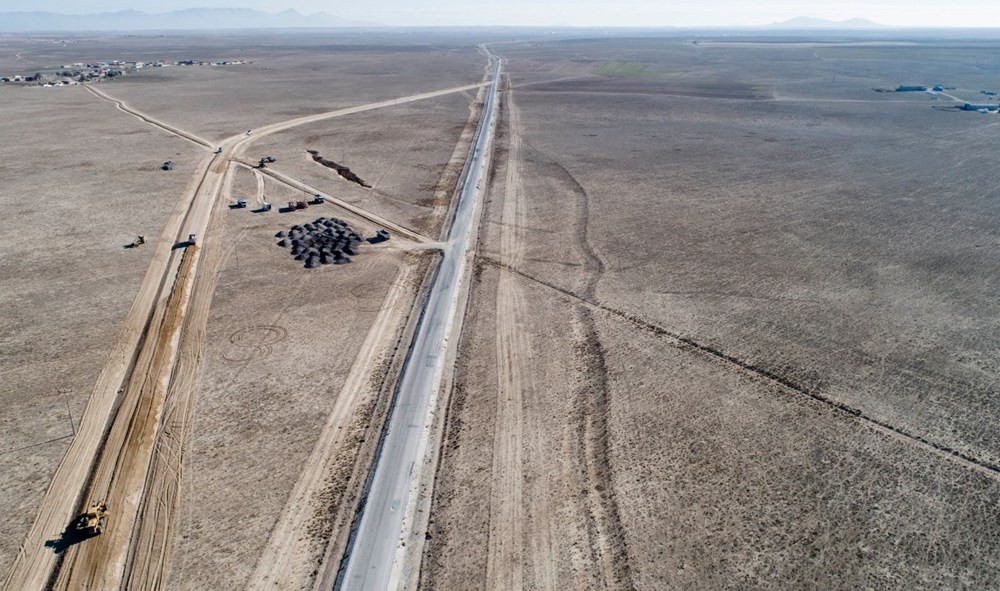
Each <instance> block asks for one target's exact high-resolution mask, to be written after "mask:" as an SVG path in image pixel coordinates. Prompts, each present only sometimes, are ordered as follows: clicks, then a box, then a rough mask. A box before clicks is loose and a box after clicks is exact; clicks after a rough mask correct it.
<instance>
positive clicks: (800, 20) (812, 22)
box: [766, 16, 890, 30]
mask: <svg viewBox="0 0 1000 591" xmlns="http://www.w3.org/2000/svg"><path fill="white" fill-rule="evenodd" d="M766 28H768V29H800V30H816V29H837V30H845V29H887V28H890V27H888V26H886V25H881V24H879V23H876V22H873V21H870V20H868V19H863V18H852V19H848V20H844V21H830V20H826V19H822V18H812V17H809V16H799V17H796V18H793V19H789V20H787V21H782V22H780V23H771V24H770V25H766Z"/></svg>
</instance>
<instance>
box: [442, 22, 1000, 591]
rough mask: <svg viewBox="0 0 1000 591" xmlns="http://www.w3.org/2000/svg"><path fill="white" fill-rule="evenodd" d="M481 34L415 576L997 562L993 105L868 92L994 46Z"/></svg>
mask: <svg viewBox="0 0 1000 591" xmlns="http://www.w3.org/2000/svg"><path fill="white" fill-rule="evenodd" d="M496 49H497V50H498V51H500V52H501V53H503V54H505V55H507V56H508V57H509V58H510V63H509V66H508V72H509V74H510V79H511V84H512V86H513V91H512V92H510V93H508V96H507V99H508V100H507V103H506V105H505V106H506V107H507V110H506V114H507V117H508V119H507V124H508V127H507V128H508V133H507V138H506V142H507V145H508V150H509V152H508V154H507V158H506V164H505V165H501V166H500V167H498V169H497V171H496V174H495V175H494V181H493V186H492V191H491V199H490V202H489V205H488V210H487V216H486V221H485V222H484V223H485V224H486V226H485V228H484V232H483V243H482V245H481V248H480V251H479V262H480V268H481V273H480V275H479V281H478V283H477V284H476V286H475V289H474V291H473V295H472V298H473V300H472V304H471V307H470V316H469V321H468V324H467V325H466V332H465V334H464V335H463V344H462V352H461V354H460V363H459V374H458V377H457V385H456V390H455V393H454V396H453V398H452V401H451V405H450V407H449V416H448V425H447V431H446V437H445V441H444V443H443V447H442V451H443V457H442V463H441V466H440V468H439V470H438V485H437V488H436V492H435V498H436V501H435V506H434V513H433V515H432V525H431V528H430V531H429V535H430V538H431V541H430V542H429V544H428V550H427V553H426V555H425V562H424V569H423V581H424V585H425V586H426V587H428V588H439V589H449V588H454V587H456V586H462V587H463V588H490V589H506V588H512V587H524V588H534V589H542V588H545V589H556V588H565V587H566V586H575V587H586V588H598V587H604V588H614V589H630V588H636V589H659V588H665V587H666V588H789V589H794V588H803V587H808V588H830V589H842V588H861V587H866V588H893V589H911V588H960V587H970V588H988V587H994V586H996V585H998V584H1000V579H998V578H997V573H998V572H1000V545H998V544H997V541H996V540H997V539H1000V530H998V528H997V526H996V524H997V523H1000V520H998V518H1000V506H998V504H997V499H998V498H1000V443H998V440H997V438H996V435H995V429H994V428H993V423H994V421H993V420H992V417H993V416H994V415H995V414H996V412H997V406H996V405H997V392H996V384H997V382H998V380H997V378H998V372H1000V349H998V347H997V343H998V342H1000V325H998V323H997V321H996V319H997V318H998V312H1000V309H998V302H997V299H996V298H995V297H994V296H993V294H994V293H995V292H996V290H997V287H998V281H1000V266H998V263H997V260H996V257H995V256H993V251H994V250H995V248H996V246H997V245H998V244H1000V235H998V233H997V227H996V223H995V221H996V219H997V215H998V213H1000V211H998V209H1000V207H998V203H1000V201H998V199H997V197H998V195H997V189H996V186H997V173H996V172H995V170H996V167H995V166H994V165H993V164H992V163H991V158H992V157H991V155H990V154H991V152H990V147H989V146H990V145H991V143H992V137H993V134H994V133H995V131H996V130H997V129H998V125H997V124H996V118H995V117H991V116H986V115H980V114H978V113H958V112H951V111H946V110H942V109H938V108H935V107H942V106H948V105H953V104H955V103H954V102H953V101H952V100H951V99H948V98H946V97H942V96H931V95H927V94H923V93H915V94H910V93H876V92H874V91H873V90H872V89H873V88H874V87H895V86H896V85H898V84H902V83H925V84H930V85H933V84H944V85H953V86H956V87H957V89H956V90H955V91H952V92H954V93H962V94H958V96H960V97H970V98H971V97H973V96H974V95H975V94H978V92H979V90H980V89H989V88H990V86H989V84H991V83H992V82H990V80H991V78H992V76H993V75H994V74H995V73H996V71H997V70H998V69H1000V62H996V61H995V60H985V59H984V58H983V55H982V54H975V55H974V56H971V57H967V58H962V57H961V55H962V53H961V52H962V51H963V49H962V48H944V47H926V48H923V49H922V50H921V48H917V49H914V50H908V51H907V52H905V53H904V52H900V51H898V50H897V49H896V48H875V47H864V48H857V47H852V48H838V47H835V46H834V47H828V46H825V47H820V48H816V47H810V46H808V45H792V46H788V47H782V46H781V44H773V43H772V44H762V45H760V46H755V45H749V46H747V45H744V46H740V47H727V46H725V45H724V44H718V45H716V46H712V45H711V44H709V43H702V44H700V45H692V44H691V43H689V42H677V41H664V40H630V41H623V40H601V41H592V42H591V41H587V42H582V41H581V42H572V43H571V42H564V43H559V42H555V43H543V44H525V45H523V46H518V45H498V46H496ZM840 52H842V53H840ZM633 64H639V65H633ZM994 79H995V78H994ZM911 80H912V81H913V82H911ZM727 84H728V88H729V89H730V90H729V91H726V90H725V89H726V88H727ZM747 89H753V92H752V93H748V90H747ZM511 97H512V99H513V100H512V101H511V100H510V99H511ZM511 102H513V108H511ZM500 160H501V161H503V160H504V158H500ZM511 169H513V171H512V170H511ZM511 343H513V346H512V345H511ZM567 581H572V583H571V584H568V583H567Z"/></svg>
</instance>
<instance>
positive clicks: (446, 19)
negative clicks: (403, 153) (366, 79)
mask: <svg viewBox="0 0 1000 591" xmlns="http://www.w3.org/2000/svg"><path fill="white" fill-rule="evenodd" d="M197 6H211V7H229V8H255V9H258V10H263V11H267V12H279V11H281V10H285V9H287V8H295V9H297V10H299V11H301V12H317V11H324V12H329V13H333V14H338V13H339V14H342V15H343V16H344V18H348V19H351V20H365V21H373V22H378V23H382V24H388V25H522V24H523V25H544V26H547V25H581V26H592V25H597V26H599V25H609V26H630V25H638V26H698V25H763V24H768V23H772V22H775V21H780V20H786V19H789V18H792V17H796V16H814V17H820V18H827V19H837V20H842V19H847V18H853V17H862V18H867V19H870V20H874V21H877V22H880V23H883V24H889V25H901V26H971V27H1000V0H964V1H962V2H960V3H953V2H949V1H948V0H875V1H873V2H858V1H856V2H830V1H828V0H771V1H768V0H763V1H762V2H761V3H751V2H747V1H746V0H630V1H626V2H608V1H600V0H573V1H569V0H536V1H534V2H530V1H525V0H516V1H496V2H489V1H481V0H480V1H473V0H461V1H460V0H409V1H404V0H366V1H364V2H356V1H355V2H338V1H335V0H284V1H280V0H279V1H278V2H275V1H273V0H155V1H153V0H88V1H87V2H80V1H79V0H0V10H49V11H53V12H67V13H83V12H99V11H105V10H124V9H128V8H135V9H137V10H145V11H147V12H165V11H168V10H175V9H179V8H191V7H197Z"/></svg>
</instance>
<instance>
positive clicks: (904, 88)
mask: <svg viewBox="0 0 1000 591" xmlns="http://www.w3.org/2000/svg"><path fill="white" fill-rule="evenodd" d="M896 92H927V87H926V86H912V85H906V84H901V85H899V86H897V87H896Z"/></svg>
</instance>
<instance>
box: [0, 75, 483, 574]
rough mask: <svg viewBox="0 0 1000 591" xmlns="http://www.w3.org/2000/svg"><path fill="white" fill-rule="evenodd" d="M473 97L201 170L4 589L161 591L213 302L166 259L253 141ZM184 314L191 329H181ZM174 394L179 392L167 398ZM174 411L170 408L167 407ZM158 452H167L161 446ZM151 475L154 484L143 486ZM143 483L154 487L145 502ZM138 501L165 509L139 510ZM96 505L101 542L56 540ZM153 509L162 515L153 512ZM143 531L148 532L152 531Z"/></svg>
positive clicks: (234, 150) (232, 142) (210, 161)
mask: <svg viewBox="0 0 1000 591" xmlns="http://www.w3.org/2000/svg"><path fill="white" fill-rule="evenodd" d="M479 86H480V85H478V84H477V85H469V86H463V87H460V88H454V89H446V90H441V91H436V92H431V93H423V94H420V95H413V96H410V97H402V98H399V99H394V100H389V101H382V102H379V103H373V104H370V105H361V106H357V107H352V108H349V109H340V110H337V111H331V112H327V113H320V114H317V115H312V116H308V117H300V118H297V119H293V120H291V121H287V122H283V123H277V124H273V125H269V126H267V127H265V128H261V129H258V131H257V132H256V133H255V135H253V136H245V135H243V134H241V135H237V136H233V137H231V138H229V139H227V140H224V141H223V142H220V144H219V146H220V147H221V148H222V152H221V153H220V154H217V155H211V156H207V157H206V159H205V160H204V161H203V162H202V164H201V165H200V166H199V168H198V170H197V171H196V174H195V176H194V179H193V180H192V183H191V185H190V186H189V188H188V190H186V191H185V193H184V195H183V196H182V199H181V200H180V202H179V203H178V205H177V207H176V209H175V211H174V213H173V214H172V215H171V218H170V220H169V221H168V224H167V227H166V229H165V230H164V232H163V234H162V236H161V240H160V241H159V243H158V245H157V250H156V253H155V255H154V258H153V262H152V264H151V265H150V268H149V270H148V271H147V274H146V276H145V277H144V279H143V282H142V284H141V286H140V289H139V293H138V295H137V298H136V301H135V303H134V304H133V307H132V309H131V311H130V313H129V316H128V318H127V320H126V324H125V327H124V330H123V333H122V337H121V339H120V340H119V344H118V346H117V347H116V349H115V353H114V354H113V355H112V358H111V359H110V360H109V362H108V365H107V366H106V367H105V369H104V371H103V372H102V373H101V376H100V377H99V379H98V382H97V385H96V386H95V390H94V392H93V394H92V395H91V397H90V399H89V402H88V406H87V408H86V410H85V412H84V415H83V416H82V417H81V420H80V428H79V430H78V432H77V437H76V438H75V439H74V441H73V443H72V444H71V446H70V449H69V451H68V452H67V454H66V457H65V458H64V459H63V461H62V463H61V464H60V466H59V468H58V469H57V471H56V474H55V477H54V478H53V481H52V483H51V484H50V487H49V489H48V491H47V492H46V495H45V498H44V499H43V501H42V503H41V505H40V509H39V512H38V516H37V517H36V521H35V523H34V524H33V525H32V528H31V530H30V532H29V534H28V537H27V538H26V540H25V542H24V543H23V544H22V547H21V549H20V551H19V553H18V556H17V558H16V560H15V564H14V567H13V569H12V571H11V573H10V576H9V577H8V579H7V581H6V583H5V589H10V590H12V591H13V590H22V589H41V588H44V587H46V586H47V584H48V583H49V581H50V579H51V578H52V577H53V576H55V578H54V581H55V587H56V588H79V587H83V588H100V589H114V588H120V587H123V586H125V587H128V588H145V587H147V586H158V585H161V584H162V580H163V573H164V569H165V565H166V563H167V558H168V555H169V552H168V546H169V537H168V534H169V532H170V527H171V524H172V515H173V514H175V512H176V511H175V509H176V504H177V494H176V491H177V487H176V484H171V485H169V486H159V485H157V484H156V483H158V482H167V481H169V477H164V475H169V474H173V475H175V476H173V478H175V479H177V478H179V468H180V465H181V455H180V453H175V452H176V451H177V450H180V449H182V448H183V434H184V431H185V429H186V425H185V422H184V417H185V415H186V412H187V408H188V405H189V403H190V400H191V398H192V396H193V388H194V381H195V380H194V378H195V376H196V375H197V372H198V369H199V365H200V338H201V337H200V335H201V334H203V331H204V323H205V322H206V321H207V310H208V304H209V303H210V301H211V290H210V289H203V288H201V283H200V282H198V281H196V279H197V278H199V277H200V275H199V274H198V269H199V258H200V257H201V254H202V251H203V250H206V249H202V248H199V247H194V248H191V247H188V248H174V244H176V243H179V242H182V241H183V240H185V239H186V237H187V235H188V234H189V233H194V234H196V235H198V236H200V237H202V240H205V235H206V233H207V230H208V228H209V224H210V222H211V220H212V212H213V209H215V207H216V205H217V204H218V203H219V197H220V195H222V193H223V192H224V191H223V188H224V187H225V186H226V185H227V182H228V181H227V178H228V173H229V171H230V168H231V167H230V165H229V164H228V162H229V161H231V160H238V159H239V158H240V157H241V156H242V154H243V152H244V150H245V149H246V148H247V147H248V146H249V145H250V144H251V143H252V142H253V141H254V140H256V139H257V138H259V137H265V136H267V135H269V134H272V133H277V132H279V131H283V130H286V129H290V128H292V127H295V126H297V125H302V124H305V123H310V122H314V121H319V120H323V119H327V118H332V117H337V116H344V115H349V114H353V113H358V112H362V111H365V110H371V109H377V108H383V107H389V106H393V105H395V104H398V103H400V102H410V101H416V100H423V99H425V98H431V97H435V96H441V95H444V94H448V93H452V92H464V91H466V90H468V89H470V88H478V87H479ZM88 90H89V88H88ZM94 93H95V94H96V95H97V96H101V97H102V98H105V99H107V100H110V101H113V102H115V103H116V104H117V106H118V107H119V108H120V109H121V110H123V111H126V112H129V113H130V114H132V115H135V116H137V117H139V118H140V119H142V120H143V121H146V122H147V123H149V124H151V125H154V126H156V127H158V128H161V129H164V130H166V131H168V132H170V133H174V134H176V135H180V136H182V137H185V138H186V139H189V140H191V141H193V142H196V143H198V144H200V145H203V146H206V147H207V146H211V145H212V144H211V143H210V142H207V141H206V140H203V139H202V138H199V137H197V136H195V135H193V134H190V133H187V132H184V131H182V130H177V129H176V128H174V127H172V126H170V125H167V124H164V123H162V122H160V121H158V120H156V119H155V118H153V117H150V116H148V115H145V114H142V113H139V112H138V111H135V110H134V109H131V108H130V107H127V106H125V105H124V103H122V102H121V101H118V100H117V99H114V98H112V97H110V96H108V95H107V94H106V93H102V92H100V91H94ZM207 250H209V251H210V250H211V249H210V248H209V249H207ZM208 266H211V265H208ZM192 311H194V313H195V317H194V319H192V318H189V316H190V315H191V314H192ZM199 311H200V312H199ZM171 392H176V397H175V396H173V395H171ZM173 399H176V401H177V405H176V407H174V406H171V405H167V404H166V401H167V400H173ZM165 409H166V411H167V412H166V413H165V412H164V411H165ZM168 417H169V418H171V419H173V420H175V421H180V422H179V423H178V422H174V423H171V424H170V428H169V429H168V428H166V427H165V425H166V423H165V422H164V421H165V419H166V418H168ZM178 438H179V439H178ZM174 439H176V441H173V440H174ZM167 441H171V444H170V445H166V446H160V445H159V443H160V442H167ZM161 450H172V451H167V452H166V453H160V451H161ZM148 475H151V476H149V477H150V478H152V479H153V480H152V481H148V480H147V476H148ZM88 482H89V485H88ZM150 483H152V484H153V487H152V488H151V489H149V490H147V487H148V485H149V484H150ZM156 491H159V492H158V493H157V492H156ZM147 492H148V493H150V494H162V495H164V496H165V497H166V498H155V497H150V498H149V499H146V498H145V497H144V495H145V494H146V493H147ZM97 498H104V499H107V500H108V502H109V504H110V506H111V511H112V518H111V519H109V522H108V527H107V529H106V532H105V533H104V534H103V535H102V536H100V537H98V538H94V539H91V540H88V541H87V543H85V544H76V545H67V541H68V540H67V537H66V536H64V535H63V534H64V533H66V532H64V528H67V524H69V523H70V522H71V521H72V519H73V517H74V515H76V513H77V512H78V511H79V510H80V508H81V507H82V506H84V505H86V504H88V503H89V501H90V500H91V499H97ZM159 507H163V508H164V509H165V511H163V512H162V513H160V512H158V511H159V509H158V508H159ZM140 511H142V512H143V518H142V521H141V525H142V527H140V528H139V531H140V532H142V533H141V535H140V536H139V537H138V538H137V537H136V535H135V531H134V530H136V528H137V523H138V522H139V519H138V516H139V514H140ZM151 522H152V524H155V525H152V526H151ZM143 528H145V529H143ZM150 528H151V529H150ZM157 539H159V540H161V543H158V544H150V543H143V544H142V545H141V546H135V544H136V543H137V542H141V541H143V540H145V541H146V542H149V541H151V540H157ZM50 548H54V549H55V550H58V551H59V552H56V551H53V550H51V549H50ZM133 565H137V568H133ZM124 577H129V578H127V579H126V578H124Z"/></svg>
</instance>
